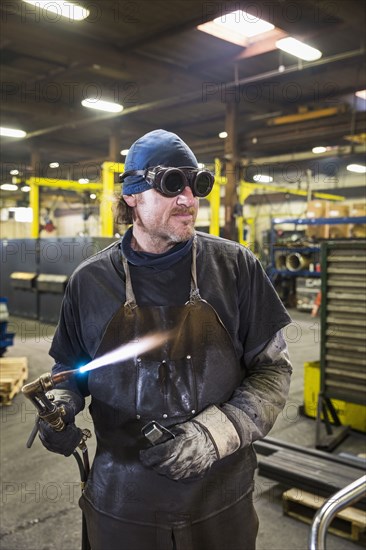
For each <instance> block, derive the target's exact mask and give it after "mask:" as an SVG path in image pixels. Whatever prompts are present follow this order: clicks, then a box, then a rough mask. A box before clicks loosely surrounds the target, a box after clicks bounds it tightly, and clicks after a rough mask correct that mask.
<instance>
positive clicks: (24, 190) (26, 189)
mask: <svg viewBox="0 0 366 550" xmlns="http://www.w3.org/2000/svg"><path fill="white" fill-rule="evenodd" d="M20 190H21V191H23V193H29V191H30V187H29V185H23V187H21V188H20Z"/></svg>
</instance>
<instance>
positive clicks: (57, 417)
mask: <svg viewBox="0 0 366 550" xmlns="http://www.w3.org/2000/svg"><path fill="white" fill-rule="evenodd" d="M78 372H79V370H78V369H73V370H67V371H62V372H58V373H56V374H51V373H49V372H48V373H47V372H46V373H45V374H42V375H41V376H40V377H39V378H37V379H36V380H33V382H29V383H28V384H26V385H25V386H23V388H22V392H23V394H24V395H25V397H27V398H28V399H29V400H30V401H31V402H32V403H33V405H34V406H35V407H36V409H37V411H38V420H37V422H36V424H35V426H34V428H33V430H32V432H31V434H30V436H29V439H28V441H27V447H28V448H30V447H31V446H32V444H33V442H34V439H35V437H36V435H37V432H38V421H39V419H41V420H44V421H45V422H47V423H48V424H49V425H50V426H51V427H52V428H53V429H54V430H55V431H56V432H61V431H62V430H64V429H65V426H66V425H65V422H64V419H63V417H64V416H65V414H66V410H65V407H64V405H56V403H53V399H54V397H53V395H52V394H47V393H48V392H50V391H51V390H53V389H54V388H55V386H56V385H57V384H60V383H61V382H65V381H66V380H68V379H69V378H71V377H72V376H74V375H75V374H77V373H78ZM80 432H81V440H80V443H79V445H78V447H79V448H80V449H81V450H82V451H85V447H86V444H85V442H86V440H87V439H88V438H89V437H91V432H90V430H88V429H86V428H85V429H83V430H80Z"/></svg>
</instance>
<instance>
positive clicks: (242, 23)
mask: <svg viewBox="0 0 366 550" xmlns="http://www.w3.org/2000/svg"><path fill="white" fill-rule="evenodd" d="M214 23H216V24H217V25H221V26H223V27H225V28H226V29H227V30H229V31H234V32H236V33H238V34H241V35H243V36H244V37H245V38H251V37H252V36H256V35H257V34H262V33H264V32H268V31H272V30H273V29H274V26H273V25H272V24H271V23H268V22H267V21H264V19H259V18H258V17H255V16H253V15H250V13H247V12H245V11H243V10H236V11H232V12H231V13H227V14H225V15H222V16H221V17H216V19H214Z"/></svg>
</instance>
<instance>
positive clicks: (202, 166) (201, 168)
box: [198, 162, 205, 170]
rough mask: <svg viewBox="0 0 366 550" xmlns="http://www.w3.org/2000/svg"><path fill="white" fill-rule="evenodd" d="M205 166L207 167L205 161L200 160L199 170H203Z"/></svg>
mask: <svg viewBox="0 0 366 550" xmlns="http://www.w3.org/2000/svg"><path fill="white" fill-rule="evenodd" d="M204 167H205V165H204V163H203V162H199V163H198V168H199V170H203V169H204Z"/></svg>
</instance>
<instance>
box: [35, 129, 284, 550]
mask: <svg viewBox="0 0 366 550" xmlns="http://www.w3.org/2000/svg"><path fill="white" fill-rule="evenodd" d="M121 180H122V182H123V191H122V193H123V196H122V198H121V201H120V207H121V209H122V211H123V216H124V219H125V220H126V219H129V220H130V221H131V222H132V226H131V227H130V228H129V229H128V231H127V232H126V233H125V235H124V236H123V238H122V240H121V242H116V243H114V244H113V245H111V246H110V247H108V248H107V249H105V250H103V251H101V252H100V253H98V254H96V255H95V256H94V257H93V258H92V259H88V260H87V261H86V262H84V263H83V264H82V265H81V266H79V268H78V269H77V270H76V271H75V273H74V274H73V276H72V278H71V280H70V282H69V285H68V287H67V291H66V294H65V298H64V302H63V307H62V312H61V317H60V323H59V325H58V328H57V331H56V334H55V337H54V340H53V343H52V347H51V351H50V354H51V355H52V357H54V359H55V361H56V365H55V367H54V372H59V371H60V370H65V369H72V368H73V367H74V366H75V365H76V364H80V363H81V361H84V362H87V361H90V360H91V359H93V358H95V357H99V356H103V355H104V354H105V353H107V352H109V351H111V350H113V349H116V348H117V347H118V346H119V345H121V344H124V343H128V342H131V341H138V340H139V339H140V338H142V337H143V336H145V335H146V334H151V333H155V332H162V331H163V332H165V331H166V333H167V334H168V335H170V336H168V337H167V338H166V341H164V343H163V345H160V346H159V347H158V348H156V349H154V350H150V351H149V352H146V353H144V354H141V356H137V357H133V358H131V359H129V360H124V361H120V362H117V363H116V364H114V365H110V366H108V367H103V368H101V369H96V370H94V371H90V373H89V376H88V379H87V380H85V379H84V380H82V379H78V380H76V381H74V382H70V381H69V382H67V383H65V384H64V385H63V386H61V387H60V388H59V389H58V390H56V391H55V392H54V393H55V399H56V401H57V402H62V403H63V404H64V405H65V408H66V411H67V414H66V417H65V419H66V422H67V428H66V430H65V431H64V432H58V433H56V432H54V431H52V429H51V428H49V426H47V425H46V424H45V423H43V422H41V425H40V432H41V433H40V437H41V440H42V442H43V444H44V445H45V446H46V447H47V448H48V449H49V450H51V451H54V452H59V453H61V454H64V455H66V456H68V455H70V454H71V453H72V451H73V450H74V449H75V447H76V445H77V443H78V435H79V434H78V428H76V426H75V423H74V420H75V415H76V414H77V413H78V412H79V411H80V410H81V409H82V408H83V406H84V397H85V396H87V395H91V405H90V411H91V415H92V418H93V422H94V427H95V433H96V437H97V443H98V446H97V452H96V456H95V459H94V462H93V467H92V470H91V473H90V476H89V479H88V482H87V484H86V487H85V490H84V492H83V496H82V497H81V500H80V505H81V508H82V509H83V512H84V514H85V517H86V522H87V526H88V535H89V539H90V543H91V547H92V549H93V550H105V549H107V548H108V549H109V550H117V549H118V550H168V549H169V550H172V549H175V550H224V549H227V550H239V549H240V550H253V549H254V548H255V540H256V535H257V529H258V520H257V516H256V513H255V510H254V508H253V503H252V493H253V475H254V470H255V467H256V458H255V454H254V451H253V447H252V443H253V442H254V441H255V440H257V439H260V438H263V437H264V436H265V435H266V434H267V433H268V431H269V430H270V429H271V427H272V426H273V424H274V421H275V419H276V417H277V415H278V414H279V412H280V411H281V410H282V409H283V407H284V405H285V400H286V396H287V394H288V388H289V381H290V374H291V365H290V362H289V358H288V354H287V347H286V343H285V341H284V339H283V336H282V332H281V329H282V328H283V327H285V326H286V325H287V324H288V323H289V322H290V318H289V316H288V314H287V313H286V311H285V309H284V307H283V305H282V303H281V302H280V300H279V298H278V296H277V294H276V293H275V291H274V289H273V287H272V285H271V283H270V282H269V280H268V278H267V277H266V275H265V273H264V271H263V269H262V267H261V265H260V264H259V262H258V261H257V259H256V258H255V257H254V256H253V254H252V253H251V252H250V251H249V250H248V249H246V248H245V247H242V246H240V245H238V244H237V243H235V242H231V241H228V240H224V239H220V238H218V237H213V236H211V235H208V234H205V233H200V232H196V231H195V229H194V224H195V220H196V217H197V211H198V201H199V198H200V197H205V196H207V195H208V194H209V192H210V191H211V189H212V185H213V182H214V178H213V175H212V174H211V173H210V172H208V171H207V170H199V169H198V163H197V160H196V157H195V156H194V154H193V152H192V151H191V149H190V148H189V147H188V146H187V144H186V143H184V142H183V141H182V140H181V139H180V138H179V137H178V136H177V135H175V134H173V133H171V132H167V131H165V130H155V131H153V132H149V133H148V134H146V135H144V136H142V137H141V138H140V139H139V140H137V141H136V142H135V143H134V144H133V145H132V146H131V148H130V150H129V153H128V155H127V158H126V164H125V172H124V174H123V175H122V177H121Z"/></svg>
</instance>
